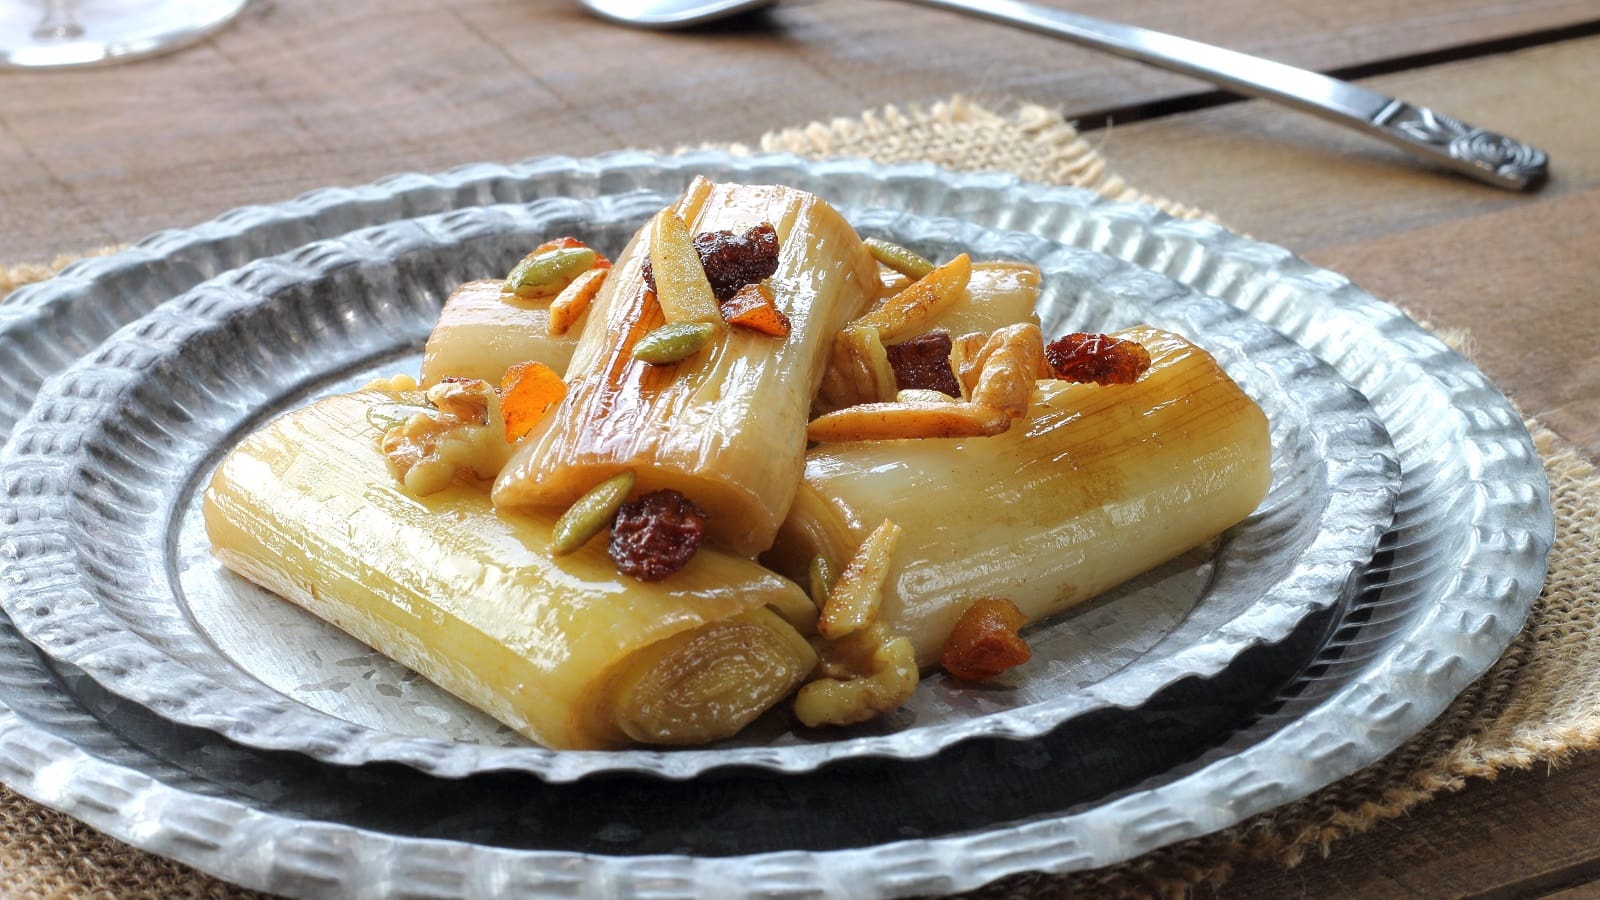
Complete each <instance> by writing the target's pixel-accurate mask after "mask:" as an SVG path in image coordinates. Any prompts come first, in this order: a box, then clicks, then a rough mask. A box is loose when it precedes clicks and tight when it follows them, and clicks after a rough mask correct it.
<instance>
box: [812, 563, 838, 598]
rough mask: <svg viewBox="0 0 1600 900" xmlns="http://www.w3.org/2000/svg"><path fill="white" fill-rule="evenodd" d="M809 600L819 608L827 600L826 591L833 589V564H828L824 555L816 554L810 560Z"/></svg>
mask: <svg viewBox="0 0 1600 900" xmlns="http://www.w3.org/2000/svg"><path fill="white" fill-rule="evenodd" d="M810 575H811V602H812V603H815V604H816V605H817V608H818V609H821V608H822V606H823V604H825V603H827V602H828V591H830V590H832V589H833V581H834V571H833V566H830V565H828V558H827V557H826V556H818V557H816V558H815V559H813V560H811V571H810Z"/></svg>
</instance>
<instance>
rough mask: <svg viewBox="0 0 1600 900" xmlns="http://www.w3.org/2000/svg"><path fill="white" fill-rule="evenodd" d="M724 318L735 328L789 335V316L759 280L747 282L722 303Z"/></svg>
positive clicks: (778, 335) (781, 335)
mask: <svg viewBox="0 0 1600 900" xmlns="http://www.w3.org/2000/svg"><path fill="white" fill-rule="evenodd" d="M722 318H723V319H725V320H727V322H728V324H729V325H732V326H734V327H735V328H744V329H747V330H749V331H756V332H760V333H761V334H766V335H771V336H772V337H779V338H782V337H788V336H789V317H788V316H786V315H784V314H783V310H781V309H779V308H778V305H777V304H776V303H774V302H773V300H772V292H771V291H769V290H767V287H766V285H763V284H761V283H760V282H757V283H755V284H747V285H745V286H744V287H742V288H740V289H739V292H738V293H736V294H734V295H733V296H732V297H730V298H728V300H727V301H726V302H724V303H723V304H722Z"/></svg>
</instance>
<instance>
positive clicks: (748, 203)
mask: <svg viewBox="0 0 1600 900" xmlns="http://www.w3.org/2000/svg"><path fill="white" fill-rule="evenodd" d="M674 209H675V210H676V211H677V213H678V214H679V215H680V216H682V218H683V220H684V221H685V222H686V223H687V224H688V227H689V229H690V231H692V232H705V231H722V230H727V231H734V232H736V233H742V232H743V231H744V230H746V229H748V228H750V227H752V226H755V225H759V224H761V223H762V222H770V223H771V224H772V225H773V227H774V229H775V230H776V231H777V234H778V240H779V259H778V269H777V272H776V273H775V274H774V275H773V276H772V277H771V278H770V279H768V282H767V283H768V284H769V285H770V287H771V288H772V293H773V297H774V301H775V303H776V306H777V308H778V309H779V310H781V311H782V312H783V313H784V314H785V315H786V316H787V317H788V318H789V321H790V323H791V325H792V329H791V331H790V333H789V335H788V336H787V337H785V338H774V337H771V336H768V335H764V334H758V333H753V332H750V331H746V330H742V329H732V330H728V331H727V332H725V333H724V334H722V335H719V336H718V337H717V338H716V339H715V340H714V341H713V342H712V343H711V344H710V345H709V346H707V347H706V348H705V349H704V350H702V351H700V352H699V353H697V354H695V355H694V356H691V357H689V358H687V359H685V360H683V361H681V362H678V363H674V364H669V365H651V364H648V363H646V362H644V361H641V360H639V359H636V358H635V357H634V355H633V352H632V350H633V347H634V344H635V343H637V342H638V341H639V339H640V338H642V337H643V336H644V335H646V334H648V333H650V332H651V331H652V330H653V329H655V328H657V327H659V326H660V325H661V324H663V322H664V321H665V319H664V316H663V314H662V311H661V308H660V305H659V303H658V302H657V301H656V299H655V295H654V293H652V292H651V291H649V290H648V289H647V288H646V286H645V282H644V278H643V272H642V268H643V264H644V262H645V260H646V259H647V258H648V252H647V251H648V248H649V247H650V244H651V237H652V234H651V232H652V228H653V227H654V225H651V226H647V227H646V228H645V229H644V230H642V231H641V232H640V233H639V234H638V235H637V236H635V238H634V240H633V242H632V243H631V244H629V245H628V247H627V249H625V250H623V251H622V254H621V256H620V257H619V258H618V259H617V262H616V265H615V267H614V268H613V269H612V272H611V275H610V276H609V277H608V278H607V279H606V284H605V286H604V287H602V288H601V290H600V294H599V296H597V297H596V298H595V300H594V303H593V304H592V305H591V307H590V309H589V313H588V317H587V323H586V324H585V326H584V329H583V334H582V337H581V338H580V339H579V342H578V346H577V349H576V351H575V352H574V353H573V357H572V363H571V366H570V367H569V368H568V370H567V384H568V392H567V396H566V398H565V399H564V400H563V401H562V403H561V404H560V405H559V406H558V407H556V408H555V409H554V410H552V411H551V413H550V414H549V415H548V416H546V418H545V419H544V421H543V422H541V423H540V425H539V426H538V427H537V428H535V430H534V431H533V432H531V433H530V434H529V436H528V438H527V439H526V440H524V441H523V442H522V443H521V445H520V446H519V448H518V452H517V453H516V455H515V456H514V457H513V458H512V460H511V462H510V464H509V465H507V466H506V468H505V470H504V471H503V472H502V473H501V475H500V478H499V479H498V480H497V481H496V482H495V487H494V501H495V505H496V506H500V507H507V508H525V507H531V508H546V509H548V508H557V509H559V508H564V507H565V506H567V505H569V504H571V503H572V501H573V500H575V499H576V498H577V497H579V496H581V495H582V494H583V493H584V492H585V491H587V490H588V489H589V488H591V487H593V486H594V485H596V484H598V483H600V482H601V481H604V480H605V479H606V478H609V477H611V476H612V475H614V474H615V473H617V472H618V471H621V470H622V469H633V470H634V471H635V472H637V473H638V476H639V484H638V487H637V489H636V490H637V491H638V492H640V493H647V492H650V491H655V490H660V489H663V488H671V489H674V490H677V491H680V492H681V493H683V494H684V495H685V496H687V497H688V498H689V499H691V500H693V501H694V502H695V504H696V505H698V506H699V507H700V508H701V509H703V510H705V511H706V512H707V513H708V515H709V518H708V520H707V523H706V525H707V532H708V536H709V537H710V538H711V540H712V541H713V542H714V543H717V544H720V545H721V546H724V547H727V548H729V549H731V550H733V551H734V552H737V553H740V554H744V555H754V554H756V553H758V552H760V551H762V550H765V549H766V548H767V547H768V546H770V545H771V543H772V539H773V536H774V535H775V534H776V533H777V530H778V525H779V524H780V523H781V522H782V521H783V518H784V516H785V514H786V513H787V512H788V509H789V505H790V503H791V502H792V501H793V499H794V494H795V491H796V490H797V489H798V487H799V484H800V476H801V473H802V471H803V469H804V454H805V446H806V436H805V434H806V419H807V413H808V412H809V410H810V408H811V402H812V398H813V397H814V396H815V395H816V392H817V387H818V385H819V384H820V383H821V380H822V375H823V370H824V366H825V364H826V361H827V359H828V355H829V353H830V352H831V349H832V344H833V337H834V335H835V334H836V333H837V332H838V331H839V329H840V328H841V327H842V326H843V325H844V324H845V323H846V322H848V321H850V320H851V319H853V318H855V317H856V316H858V315H860V314H861V312H862V311H863V310H864V308H865V307H866V305H867V303H868V302H869V300H870V299H871V297H872V296H875V295H876V292H877V288H878V281H877V263H876V262H874V261H873V259H872V257H871V256H870V255H869V254H868V253H867V251H866V248H865V247H864V246H863V245H862V243H861V240H860V239H859V238H858V237H857V236H856V233H855V231H854V229H852V228H851V227H850V225H849V224H848V223H847V222H845V220H844V219H843V218H842V217H841V216H840V215H839V214H838V213H837V212H835V211H834V210H833V209H832V208H831V207H829V206H828V205H827V204H826V203H823V202H822V201H821V200H819V199H817V198H816V197H814V196H812V195H810V194H807V193H804V192H801V191H796V190H793V189H791V188H785V187H770V186H746V185H723V184H712V183H710V182H708V181H705V180H704V179H698V180H696V181H695V183H694V184H692V185H691V186H690V187H689V189H688V192H687V193H686V194H685V195H684V197H683V198H682V199H681V200H679V201H678V203H677V204H676V206H675V207H674Z"/></svg>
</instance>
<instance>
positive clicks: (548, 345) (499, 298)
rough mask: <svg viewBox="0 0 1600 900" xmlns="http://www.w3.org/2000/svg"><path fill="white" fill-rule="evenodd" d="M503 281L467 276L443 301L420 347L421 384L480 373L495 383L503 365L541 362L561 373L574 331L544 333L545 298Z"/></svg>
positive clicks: (546, 319) (546, 328) (573, 344)
mask: <svg viewBox="0 0 1600 900" xmlns="http://www.w3.org/2000/svg"><path fill="white" fill-rule="evenodd" d="M503 284H504V282H503V281H499V280H495V281H469V282H467V283H466V284H463V285H462V286H461V287H458V288H456V289H455V291H453V292H452V293H451V294H450V298H449V299H448V300H446V301H445V304H444V309H443V311H441V312H440V313H439V322H438V324H437V325H435V326H434V328H433V333H432V334H430V335H429V336H428V344H427V347H426V349H425V350H424V351H423V358H422V385H423V387H431V386H433V385H435V384H438V383H439V382H440V381H441V380H442V379H445V378H481V379H483V380H484V381H487V382H489V383H490V384H499V383H500V378H501V376H502V375H504V374H505V371H506V369H508V368H510V367H511V366H513V365H515V364H517V363H520V362H530V361H531V362H541V363H544V364H545V365H547V366H549V367H550V368H552V369H554V370H555V371H556V372H558V373H559V372H565V371H566V370H567V363H568V362H569V361H570V360H571V359H572V351H573V348H575V347H577V346H578V334H577V332H576V331H569V332H567V333H566V334H562V335H559V336H555V335H551V334H550V309H549V305H550V302H549V301H548V300H545V301H542V302H541V301H534V300H519V299H518V298H517V297H516V296H515V295H512V294H505V293H502V291H501V286H502V285H503Z"/></svg>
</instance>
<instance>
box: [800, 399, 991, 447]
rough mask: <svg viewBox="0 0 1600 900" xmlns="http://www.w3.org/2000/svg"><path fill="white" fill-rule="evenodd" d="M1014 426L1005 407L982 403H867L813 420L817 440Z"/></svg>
mask: <svg viewBox="0 0 1600 900" xmlns="http://www.w3.org/2000/svg"><path fill="white" fill-rule="evenodd" d="M1010 427H1011V417H1010V416H1008V415H1006V413H1005V411H1004V410H1001V409H996V408H994V407H992V406H984V405H982V404H979V403H967V402H957V403H899V402H894V403H864V404H861V405H860V406H850V407H846V408H844V409H841V410H837V411H835V412H831V413H828V414H826V415H822V416H818V417H817V418H815V419H812V420H811V424H810V425H809V426H807V427H806V437H807V438H808V439H810V440H813V441H891V440H897V439H900V438H957V437H988V436H990V435H995V434H1000V433H1001V432H1003V431H1005V430H1006V429H1007V428H1010Z"/></svg>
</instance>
